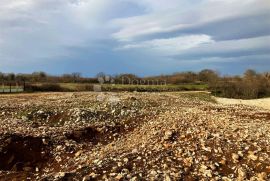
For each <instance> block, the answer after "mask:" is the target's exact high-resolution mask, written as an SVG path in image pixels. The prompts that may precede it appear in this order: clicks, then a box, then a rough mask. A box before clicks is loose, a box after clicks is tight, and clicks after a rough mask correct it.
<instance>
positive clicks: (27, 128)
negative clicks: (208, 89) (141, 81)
mask: <svg viewBox="0 0 270 181" xmlns="http://www.w3.org/2000/svg"><path fill="white" fill-rule="evenodd" d="M102 96H103V97H102V99H100V93H50V94H25V95H24V94H20V95H9V96H8V95H5V96H1V97H0V108H1V112H0V125H1V126H0V180H12V179H13V180H27V179H29V180H44V181H45V180H84V181H87V180H133V181H137V180H165V181H170V180H224V181H229V180H239V181H241V180H254V181H255V180H259V181H263V180H269V179H270V134H269V131H270V111H269V110H263V109H261V108H257V107H250V106H244V105H222V104H217V103H215V100H214V99H213V98H211V96H210V95H206V94H205V93H135V92H134V93H117V94H116V93H102ZM112 96H113V97H114V99H113V100H117V101H112V99H111V97H112ZM206 96H209V98H207V99H206ZM115 97H116V98H117V99H116V98H115Z"/></svg>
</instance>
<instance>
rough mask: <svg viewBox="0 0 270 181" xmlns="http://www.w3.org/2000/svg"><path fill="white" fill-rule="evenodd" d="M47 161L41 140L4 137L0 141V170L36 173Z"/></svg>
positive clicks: (46, 151) (46, 148)
mask: <svg viewBox="0 0 270 181" xmlns="http://www.w3.org/2000/svg"><path fill="white" fill-rule="evenodd" d="M48 159H49V153H48V145H45V144H44V143H43V138H39V137H31V136H26V137H24V136H22V135H5V136H2V138H1V139H0V170H6V171H36V170H40V169H42V168H43V166H45V165H46V163H47V161H48Z"/></svg>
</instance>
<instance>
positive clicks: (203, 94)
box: [179, 92, 217, 103]
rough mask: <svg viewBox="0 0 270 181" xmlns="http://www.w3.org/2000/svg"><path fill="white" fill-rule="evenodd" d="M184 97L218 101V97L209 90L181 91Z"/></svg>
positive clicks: (212, 101)
mask: <svg viewBox="0 0 270 181" xmlns="http://www.w3.org/2000/svg"><path fill="white" fill-rule="evenodd" d="M179 95H181V96H182V97H185V98H189V99H197V100H200V101H205V102H211V103H216V102H217V101H216V99H215V98H214V97H213V96H212V95H211V94H210V93H207V92H198V93H197V92H195V93H193V92H192V93H179Z"/></svg>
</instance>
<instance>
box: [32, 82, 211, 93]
mask: <svg viewBox="0 0 270 181" xmlns="http://www.w3.org/2000/svg"><path fill="white" fill-rule="evenodd" d="M94 85H97V84H89V83H59V84H58V83H54V84H52V83H50V84H46V83H45V84H41V83H37V84H32V85H28V86H27V87H28V90H30V91H32V92H50V91H55V92H64V91H67V92H79V91H94V88H93V87H94ZM207 88H208V86H207V85H206V84H180V85H172V84H167V85H127V84H102V85H101V90H102V91H112V92H121V91H128V92H133V91H137V92H175V91H204V90H207Z"/></svg>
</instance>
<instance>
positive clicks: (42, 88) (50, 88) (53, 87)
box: [25, 83, 69, 92]
mask: <svg viewBox="0 0 270 181" xmlns="http://www.w3.org/2000/svg"><path fill="white" fill-rule="evenodd" d="M25 91H27V92H65V91H69V90H67V89H66V88H63V87H61V86H60V85H59V84H53V83H45V84H40V85H26V87H25Z"/></svg>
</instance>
